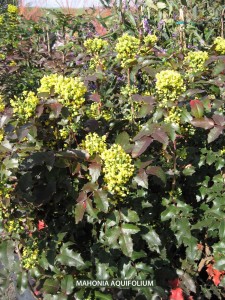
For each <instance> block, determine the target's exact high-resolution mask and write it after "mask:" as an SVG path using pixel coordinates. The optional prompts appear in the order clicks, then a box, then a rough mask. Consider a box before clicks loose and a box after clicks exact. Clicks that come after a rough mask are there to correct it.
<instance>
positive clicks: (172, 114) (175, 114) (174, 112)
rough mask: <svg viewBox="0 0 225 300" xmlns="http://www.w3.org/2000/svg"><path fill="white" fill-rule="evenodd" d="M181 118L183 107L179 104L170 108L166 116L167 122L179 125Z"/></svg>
mask: <svg viewBox="0 0 225 300" xmlns="http://www.w3.org/2000/svg"><path fill="white" fill-rule="evenodd" d="M180 118H181V109H180V108H179V107H177V106H173V107H171V109H170V110H169V112H168V115H167V116H166V117H165V119H164V120H165V122H166V123H172V124H175V125H177V126H179V125H180Z"/></svg>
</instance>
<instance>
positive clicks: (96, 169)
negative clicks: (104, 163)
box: [88, 162, 101, 182]
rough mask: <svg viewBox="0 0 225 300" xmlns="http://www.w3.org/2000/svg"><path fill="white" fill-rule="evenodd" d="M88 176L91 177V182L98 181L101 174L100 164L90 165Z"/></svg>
mask: <svg viewBox="0 0 225 300" xmlns="http://www.w3.org/2000/svg"><path fill="white" fill-rule="evenodd" d="M88 170H89V174H90V176H91V181H92V182H95V181H96V180H98V178H99V176H100V174H101V164H98V163H95V162H94V163H91V164H90V165H89V167H88Z"/></svg>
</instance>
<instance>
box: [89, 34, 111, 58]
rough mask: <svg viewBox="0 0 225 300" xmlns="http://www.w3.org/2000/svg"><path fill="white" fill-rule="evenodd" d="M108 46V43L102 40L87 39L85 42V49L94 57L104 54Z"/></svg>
mask: <svg viewBox="0 0 225 300" xmlns="http://www.w3.org/2000/svg"><path fill="white" fill-rule="evenodd" d="M107 46H108V42H107V41H105V40H103V39H100V38H94V39H87V40H86V41H85V42H84V47H85V48H86V49H87V53H89V54H94V55H95V54H100V53H101V52H103V51H104V50H105V49H106V47H107Z"/></svg>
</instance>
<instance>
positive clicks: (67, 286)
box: [61, 275, 74, 295]
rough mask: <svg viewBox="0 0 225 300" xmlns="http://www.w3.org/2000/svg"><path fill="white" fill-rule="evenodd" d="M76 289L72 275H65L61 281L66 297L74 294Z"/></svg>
mask: <svg viewBox="0 0 225 300" xmlns="http://www.w3.org/2000/svg"><path fill="white" fill-rule="evenodd" d="M73 289H74V282H73V276H72V275H65V276H64V277H63V279H62V281H61V290H62V292H63V293H65V294H66V295H70V294H72V292H73Z"/></svg>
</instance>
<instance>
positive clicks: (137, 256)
mask: <svg viewBox="0 0 225 300" xmlns="http://www.w3.org/2000/svg"><path fill="white" fill-rule="evenodd" d="M146 256H147V254H146V253H145V252H144V251H143V250H141V251H139V252H137V251H133V253H132V256H131V259H132V261H134V260H136V259H140V258H144V257H146Z"/></svg>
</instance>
